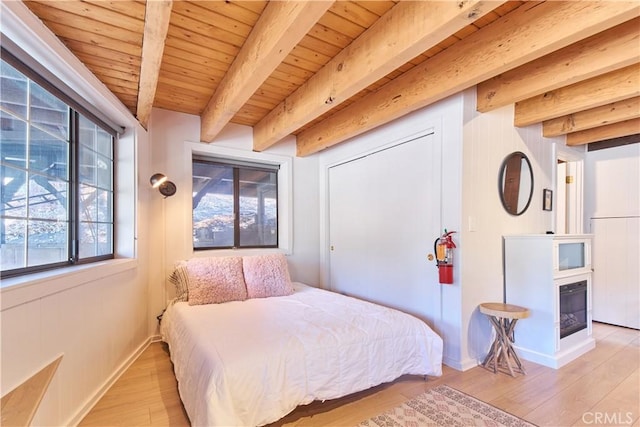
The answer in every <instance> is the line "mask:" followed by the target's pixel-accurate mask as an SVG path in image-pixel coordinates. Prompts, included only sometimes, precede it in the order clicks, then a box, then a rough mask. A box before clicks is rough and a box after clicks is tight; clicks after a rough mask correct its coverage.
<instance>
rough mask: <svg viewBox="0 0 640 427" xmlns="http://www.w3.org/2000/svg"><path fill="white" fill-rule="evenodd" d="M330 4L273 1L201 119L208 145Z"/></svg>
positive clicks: (202, 133)
mask: <svg viewBox="0 0 640 427" xmlns="http://www.w3.org/2000/svg"><path fill="white" fill-rule="evenodd" d="M332 4H333V1H307V2H300V1H272V2H269V3H268V4H267V7H266V8H265V10H264V12H263V13H262V15H261V16H260V19H259V20H258V22H257V23H256V25H255V26H254V28H253V30H252V31H251V33H250V34H249V37H248V38H247V40H246V42H245V43H244V45H243V46H242V49H241V50H240V52H239V53H238V56H237V57H236V58H235V60H234V61H233V63H232V64H231V67H229V71H227V73H226V74H225V76H224V77H223V79H222V81H221V82H220V85H219V86H218V88H217V89H216V91H215V93H214V94H213V96H212V97H211V100H210V101H209V103H208V104H207V107H206V108H205V110H204V112H203V113H202V116H201V128H200V139H201V140H202V141H206V142H210V141H212V140H213V139H214V138H215V137H216V135H217V134H218V133H219V132H220V131H221V130H222V128H224V126H225V125H226V124H227V123H228V122H229V120H231V119H232V118H233V116H234V115H235V114H236V113H237V112H238V111H239V110H240V108H242V106H243V105H244V104H245V103H246V102H247V100H248V99H249V98H251V96H252V95H253V94H254V93H255V91H256V90H257V89H258V88H259V87H260V86H261V85H262V83H263V82H264V81H265V80H266V79H267V78H268V77H269V76H270V75H271V73H272V72H273V70H275V69H276V68H277V67H278V65H280V63H281V62H282V61H283V60H284V58H285V57H286V56H287V55H288V54H289V52H291V49H293V48H294V47H295V46H296V45H297V44H298V42H299V41H300V40H301V39H302V38H303V37H304V36H305V35H306V34H307V33H308V32H309V30H310V29H311V28H312V27H313V26H314V25H315V23H316V22H317V21H318V20H319V19H320V18H321V17H322V15H324V13H325V12H326V11H327V9H329V7H331V5H332Z"/></svg>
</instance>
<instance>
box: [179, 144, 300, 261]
mask: <svg viewBox="0 0 640 427" xmlns="http://www.w3.org/2000/svg"><path fill="white" fill-rule="evenodd" d="M232 143H233V142H232ZM183 153H184V154H185V155H184V157H183V162H182V163H181V165H180V166H181V167H182V170H184V171H189V174H188V180H189V181H188V182H187V181H181V182H182V184H181V185H185V186H187V188H189V189H191V188H192V180H193V169H192V167H193V162H192V159H193V157H194V156H204V157H215V158H219V159H226V160H228V161H238V162H252V163H264V164H270V165H277V166H278V167H279V169H278V247H277V248H238V249H231V248H228V249H226V250H224V249H208V250H209V251H214V252H215V253H216V255H218V254H220V255H224V254H227V253H228V254H232V253H235V252H236V251H246V252H249V253H251V252H255V251H259V252H258V253H265V252H269V251H277V252H278V253H283V254H285V255H291V254H292V253H293V158H292V157H291V156H287V155H282V154H272V153H264V152H256V151H250V150H247V149H241V148H231V147H228V146H225V145H224V144H207V143H202V142H192V141H185V143H184V151H183ZM181 185H179V186H181ZM192 199H193V197H192V192H189V194H188V201H187V200H186V198H185V199H183V200H182V203H185V204H186V203H187V202H189V203H190V202H191V200H192ZM189 206H190V205H189ZM191 212H192V209H191V208H189V217H190V218H191V220H190V221H188V227H189V229H188V230H187V229H185V230H184V235H185V240H184V241H183V242H184V243H183V244H185V245H188V246H187V247H191V250H192V251H193V252H194V253H195V252H196V251H194V250H193V237H192V232H193V215H192V214H191ZM197 252H198V253H200V254H202V255H204V253H206V250H198V251H197Z"/></svg>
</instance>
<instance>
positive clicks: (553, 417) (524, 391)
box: [81, 323, 640, 427]
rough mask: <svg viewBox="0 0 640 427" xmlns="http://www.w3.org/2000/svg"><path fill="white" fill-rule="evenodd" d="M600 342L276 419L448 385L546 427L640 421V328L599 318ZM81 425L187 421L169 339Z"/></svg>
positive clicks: (308, 418) (379, 390) (352, 415)
mask: <svg viewBox="0 0 640 427" xmlns="http://www.w3.org/2000/svg"><path fill="white" fill-rule="evenodd" d="M593 331H594V337H595V338H596V348H595V349H594V350H592V351H590V352H588V353H586V354H585V355H583V356H582V357H580V358H578V359H576V360H574V361H573V362H571V363H569V364H567V365H565V366H564V367H562V368H561V369H557V370H556V369H551V368H547V367H545V366H540V365H537V364H534V363H530V362H527V361H524V365H525V369H526V370H527V375H525V376H522V375H519V376H518V377H516V378H512V377H510V376H509V375H505V374H502V373H500V374H494V373H493V372H490V371H488V370H486V369H484V368H481V367H476V368H473V369H470V370H468V371H466V372H459V371H456V370H454V369H451V368H448V367H446V366H445V367H444V372H443V375H442V377H438V378H429V379H428V380H427V381H425V380H424V379H423V378H421V377H411V376H408V377H402V378H400V379H398V380H396V381H395V382H393V383H390V384H386V385H382V386H379V387H376V388H374V389H372V390H369V391H366V392H362V393H358V394H356V395H353V396H349V397H346V398H342V399H337V400H335V401H327V402H324V403H321V402H314V403H312V404H311V405H307V406H305V407H299V408H298V409H296V410H295V411H294V412H292V413H291V414H289V415H287V416H286V417H285V418H283V419H282V420H280V421H279V422H277V423H274V424H273V426H303V425H304V426H352V425H355V424H358V423H359V422H360V421H363V420H365V419H368V418H370V417H372V416H374V415H376V414H378V413H380V412H383V411H384V410H386V409H389V408H392V407H394V406H396V405H399V404H400V403H402V402H403V401H405V400H407V399H409V398H411V397H413V396H415V395H417V394H420V393H421V392H423V391H425V390H427V389H429V388H432V387H435V386H437V385H440V384H447V385H449V386H451V387H454V388H456V389H458V390H460V391H463V392H465V393H468V394H470V395H473V396H475V397H476V398H478V399H480V400H483V401H485V402H487V403H490V404H492V405H494V406H496V407H498V408H501V409H503V410H505V411H507V412H510V413H512V414H514V415H517V416H519V417H522V418H524V419H526V420H527V421H530V422H532V423H534V424H537V425H539V426H576V425H591V426H602V425H623V426H636V427H638V426H640V331H637V330H634V329H627V328H620V327H616V326H611V325H606V324H600V323H595V324H594V327H593ZM81 425H82V426H188V425H189V419H188V417H187V415H186V413H185V412H184V408H183V407H182V404H181V402H180V398H179V396H178V390H177V384H176V379H175V377H174V375H173V370H172V365H171V362H170V360H169V355H168V353H167V349H166V346H165V345H164V344H161V343H154V344H151V345H150V346H149V348H148V349H146V350H145V352H144V353H143V354H142V355H141V356H140V358H139V359H138V360H137V361H136V362H135V363H134V364H133V365H132V366H131V367H130V368H129V370H128V371H127V372H126V373H125V374H124V375H123V376H122V377H121V378H120V379H119V380H118V381H117V382H116V384H114V386H113V387H112V388H111V389H110V390H109V392H107V394H106V395H105V396H104V397H103V398H102V399H101V400H100V401H99V402H98V404H97V405H96V406H95V408H94V409H93V410H92V411H91V412H90V413H89V414H88V415H87V416H86V417H85V419H84V420H83V421H82V423H81Z"/></svg>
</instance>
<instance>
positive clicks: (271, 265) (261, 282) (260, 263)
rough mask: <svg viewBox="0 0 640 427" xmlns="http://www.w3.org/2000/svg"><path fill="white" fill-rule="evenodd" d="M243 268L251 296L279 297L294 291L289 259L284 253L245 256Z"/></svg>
mask: <svg viewBox="0 0 640 427" xmlns="http://www.w3.org/2000/svg"><path fill="white" fill-rule="evenodd" d="M242 269H243V271H244V280H245V282H246V284H247V296H248V297H249V298H266V297H278V296H284V295H291V294H292V293H293V285H292V284H291V278H290V277H289V270H288V269H287V259H286V258H285V257H284V255H282V254H272V255H256V256H246V257H243V258H242Z"/></svg>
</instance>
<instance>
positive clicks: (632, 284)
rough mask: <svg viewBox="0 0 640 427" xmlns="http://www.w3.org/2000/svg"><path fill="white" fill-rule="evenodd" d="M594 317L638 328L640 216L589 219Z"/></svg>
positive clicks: (639, 323) (639, 324)
mask: <svg viewBox="0 0 640 427" xmlns="http://www.w3.org/2000/svg"><path fill="white" fill-rule="evenodd" d="M591 231H592V233H593V235H594V238H593V320H596V321H599V322H605V323H611V324H613V325H620V326H627V327H630V328H636V329H640V250H639V246H640V243H639V242H640V217H621V218H592V219H591Z"/></svg>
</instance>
